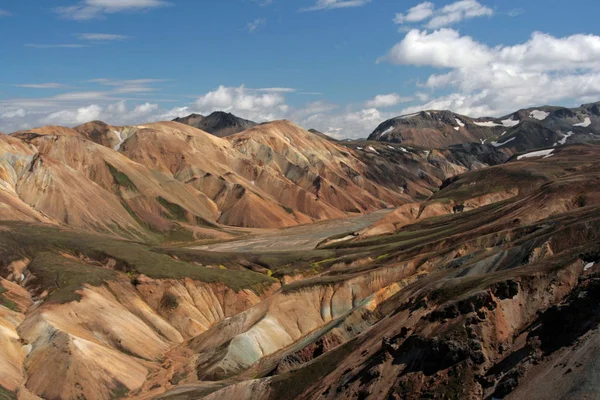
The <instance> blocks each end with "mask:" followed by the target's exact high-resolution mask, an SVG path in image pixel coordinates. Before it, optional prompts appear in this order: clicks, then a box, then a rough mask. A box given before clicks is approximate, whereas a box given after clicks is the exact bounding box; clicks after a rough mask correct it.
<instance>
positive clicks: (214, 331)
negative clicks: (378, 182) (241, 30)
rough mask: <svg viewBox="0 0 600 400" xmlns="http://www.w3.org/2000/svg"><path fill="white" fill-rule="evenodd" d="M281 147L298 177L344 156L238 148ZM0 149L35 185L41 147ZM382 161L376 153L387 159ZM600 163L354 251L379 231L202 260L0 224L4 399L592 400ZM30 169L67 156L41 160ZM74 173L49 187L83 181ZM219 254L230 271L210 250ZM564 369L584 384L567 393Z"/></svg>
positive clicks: (565, 149)
mask: <svg viewBox="0 0 600 400" xmlns="http://www.w3.org/2000/svg"><path fill="white" fill-rule="evenodd" d="M179 125H180V124H176V123H173V122H169V123H160V124H158V125H154V124H149V125H147V126H146V128H144V129H141V131H140V132H137V133H136V134H135V135H134V136H132V137H131V138H130V139H128V140H127V141H126V142H125V143H124V146H123V150H125V151H127V148H128V147H129V146H133V145H134V144H135V141H136V140H138V136H140V137H141V136H144V133H148V134H150V133H151V132H144V130H145V129H147V130H151V131H152V132H153V134H158V133H160V132H162V133H163V134H165V135H166V134H167V133H168V132H170V131H171V130H178V129H179V128H178V126H179ZM259 128H260V127H257V128H255V129H259ZM263 128H264V126H263ZM189 129H194V128H189ZM187 132H188V134H189V135H192V132H193V131H187ZM259 133H260V134H259ZM205 135H206V137H208V138H211V142H209V143H213V144H214V145H217V146H218V145H221V146H226V145H225V144H224V142H223V141H222V139H218V138H215V137H212V136H210V135H208V134H205ZM186 136H187V134H186ZM200 136H202V135H200ZM256 136H258V137H259V139H258V140H257V141H254V140H253V139H252V138H253V137H256ZM202 137H204V136H202ZM286 137H287V138H289V139H290V142H292V143H295V146H294V151H292V149H287V150H288V152H287V156H288V157H290V158H291V159H295V158H296V157H300V155H301V154H306V157H307V158H308V157H310V154H309V149H310V148H311V146H324V147H325V148H326V149H328V151H330V152H331V154H330V155H329V157H332V158H336V157H343V155H340V154H337V153H336V148H335V147H330V146H334V144H332V143H330V142H327V144H324V143H320V142H317V143H316V144H315V143H311V140H316V139H315V135H312V134H311V136H305V135H303V131H301V130H300V131H297V129H296V128H295V127H294V126H292V125H290V124H289V123H286V122H285V121H281V122H277V123H274V124H271V125H267V130H266V132H252V131H248V132H245V133H244V134H242V135H240V136H239V137H237V138H236V139H234V140H232V144H231V146H232V147H233V146H240V148H242V149H244V151H246V152H247V153H248V154H256V156H257V157H259V158H260V160H262V161H263V163H265V164H270V165H271V166H272V168H281V167H282V166H284V165H286V163H287V162H289V160H288V161H286V159H285V158H283V157H281V156H279V157H275V156H274V154H275V153H273V154H272V155H273V157H270V156H269V153H268V151H267V149H266V148H265V147H264V146H265V143H271V146H272V147H269V148H272V149H278V148H279V149H280V150H279V152H280V153H282V154H283V153H285V150H284V148H285V143H288V141H287V140H286V139H285V138H286ZM311 137H312V139H309V138H311ZM150 138H156V136H152V135H150ZM36 140H42V141H52V140H58V141H63V140H65V141H66V143H70V142H69V140H75V141H76V142H75V143H79V142H84V143H91V144H87V146H88V148H87V149H88V150H89V149H95V151H96V154H95V157H93V158H94V159H96V158H100V157H101V154H102V152H104V151H106V152H110V153H111V154H112V153H114V155H113V158H111V161H114V162H116V160H117V159H119V158H120V157H123V158H125V157H124V156H123V155H121V154H120V153H117V152H115V151H114V150H113V149H111V148H109V147H106V146H101V145H98V144H96V143H93V142H90V141H89V140H87V139H83V138H79V137H74V138H73V137H70V136H53V137H52V136H50V137H48V138H46V137H39V138H37V139H36ZM194 140H199V139H194V137H193V136H192V138H191V139H189V141H190V142H193V141H194ZM319 140H321V139H320V138H319ZM155 141H156V140H155ZM296 142H297V143H296ZM3 143H5V144H3V149H5V151H10V152H12V153H13V154H19V156H18V157H13V158H12V159H13V160H14V161H13V162H12V163H11V164H10V165H11V166H12V168H13V169H14V171H15V172H16V173H17V175H19V174H20V173H22V172H23V166H26V168H25V170H28V168H30V167H29V164H28V162H29V161H28V157H31V156H33V157H36V155H35V149H36V148H37V146H40V148H44V147H45V146H49V144H48V143H45V142H44V143H31V144H28V143H25V142H23V141H20V140H19V139H16V138H12V137H5V138H4V139H3ZM159 143H160V142H159ZM227 143H229V142H227ZM204 144H205V145H207V144H208V143H207V142H205V143H204ZM288 144H289V143H288ZM72 146H73V145H72V144H70V145H69V146H66V148H73V147H72ZM280 146H281V148H280ZM387 146H388V144H382V145H379V146H378V147H377V148H376V147H373V148H374V149H375V151H377V152H381V153H382V152H383V148H384V147H387ZM389 146H392V147H394V146H393V145H389ZM396 146H398V145H396ZM491 147H492V148H493V146H491ZM227 148H230V147H227ZM396 148H397V149H400V146H398V147H396ZM402 148H405V149H406V150H407V151H408V152H409V153H405V152H404V151H402V150H395V151H396V152H398V153H403V154H410V152H417V151H420V152H422V150H415V149H412V148H410V147H408V146H407V147H404V146H402ZM483 148H484V149H487V147H486V146H484V147H483ZM59 149H60V147H59ZM478 149H479V150H478V151H483V150H481V148H478ZM389 150H390V151H392V150H391V149H389ZM475 150H476V149H475V148H471V147H470V146H466V147H461V148H458V149H457V148H454V149H452V150H440V151H439V155H436V158H438V159H439V160H441V156H444V158H445V159H447V160H449V159H454V160H457V159H462V160H463V162H466V160H468V158H469V157H468V156H467V154H471V152H476V151H475ZM211 151H212V150H211ZM321 151H323V149H321ZM349 151H354V150H351V149H349ZM495 151H497V150H495V149H494V150H490V152H491V153H489V154H487V156H488V157H491V156H495V155H498V154H499V153H494V152H495ZM152 154H154V155H156V154H158V153H156V152H154V153H152ZM65 156H66V155H65ZM367 156H368V157H373V158H374V157H383V156H382V155H378V154H376V153H375V152H373V151H368V153H366V155H365V157H367ZM430 156H431V154H430ZM599 156H600V146H596V145H567V146H561V147H557V148H556V149H548V150H545V151H542V152H540V151H536V152H528V153H523V154H516V155H514V156H512V157H511V158H510V159H509V160H508V161H507V162H505V163H502V164H499V165H497V166H493V167H488V168H482V169H479V170H475V171H467V172H465V173H463V174H459V175H456V176H454V177H452V178H448V179H447V180H445V182H444V183H443V184H442V187H441V189H440V190H439V191H438V192H437V193H436V194H435V195H434V196H431V197H430V198H428V199H425V200H424V201H421V202H419V206H418V207H417V215H418V214H419V213H420V214H421V216H419V217H415V218H414V219H413V220H412V221H408V223H404V225H402V224H398V225H397V227H398V228H397V229H394V230H391V231H387V232H384V233H380V234H375V235H364V234H363V232H364V229H367V230H371V229H372V227H375V226H380V223H379V222H376V223H375V224H374V225H372V227H371V228H368V227H366V226H367V225H369V222H368V221H371V222H372V221H373V218H372V216H370V217H369V219H365V220H364V222H360V220H356V219H354V220H352V221H350V220H348V219H342V220H331V221H327V222H321V223H318V224H312V225H307V226H298V227H292V228H287V229H284V230H277V231H272V232H270V233H263V234H262V235H263V236H260V235H250V236H247V237H245V238H238V239H237V240H236V241H235V242H225V243H216V244H214V243H212V244H211V242H209V243H208V244H207V245H206V246H203V248H204V249H202V250H200V249H196V248H182V247H180V246H177V247H167V246H157V245H152V244H149V243H147V242H144V243H140V242H139V241H130V240H123V239H119V238H118V237H115V236H114V235H112V236H108V235H105V234H97V233H91V232H89V231H86V230H81V229H73V228H70V227H69V226H66V225H59V224H51V223H42V221H37V222H36V221H35V220H27V221H0V259H1V260H2V262H1V264H0V288H1V290H0V325H1V326H2V327H3V332H4V336H3V338H2V340H0V354H1V355H2V356H1V357H0V366H1V367H2V371H3V374H1V375H0V386H2V387H3V388H4V389H2V390H3V392H2V393H7V395H10V396H13V397H14V396H17V394H16V393H18V396H19V397H23V396H29V397H30V398H33V396H37V397H41V398H61V399H77V398H84V397H85V398H99V399H110V398H122V397H132V398H161V399H172V398H188V399H192V398H194V399H195V398H203V399H221V398H242V399H252V398H267V399H280V398H290V399H300V398H302V399H304V398H329V399H338V398H357V397H361V398H374V399H375V398H381V394H382V393H385V394H389V396H387V397H391V398H406V399H420V398H436V397H442V396H450V397H454V398H474V399H484V398H492V397H494V398H506V397H508V398H531V397H532V396H533V397H536V396H539V398H563V397H575V398H579V397H584V396H585V394H586V393H597V391H598V389H599V388H598V386H597V381H596V380H595V379H594V377H595V370H594V368H593V366H594V365H596V363H597V360H598V354H599V353H598V351H597V343H598V340H599V337H598V335H599V333H598V332H599V331H598V329H597V327H598V326H600V318H599V317H598V315H599V314H598V302H599V301H600V289H599V288H600V279H599V278H598V271H599V270H598V268H599V266H600V255H599V254H600V242H599V240H600V238H599V236H598V232H599V231H600V191H599V189H598V188H599V187H600V186H599V185H598V182H599V181H600V176H599V174H600V164H599V163H600V157H599ZM38 157H42V158H43V157H46V158H47V159H48V160H52V162H54V163H58V161H56V160H54V159H53V158H52V157H57V158H58V159H60V158H61V157H58V155H56V154H53V153H52V152H49V151H43V155H41V156H38ZM149 157H150V156H149ZM313 157H315V156H313ZM414 157H417V155H415V156H414ZM74 158H76V157H74ZM5 159H6V160H8V159H10V157H5ZM408 160H409V159H406V161H407V163H410V162H408ZM42 162H43V163H46V161H45V160H43V161H42ZM70 162H71V163H73V162H74V160H72V161H70ZM129 162H133V161H129ZM163 162H164V161H163ZM317 162H319V161H317ZM35 163H37V161H36V162H34V164H35ZM125 163H126V161H122V164H123V165H120V168H124V164H125ZM3 165H4V166H5V170H7V165H8V164H6V163H5V164H3ZM72 165H74V164H72ZM83 165H84V164H82V165H81V166H79V167H77V169H75V168H71V167H69V168H65V169H64V170H63V169H59V170H57V172H54V171H52V174H53V175H54V174H55V175H60V174H62V173H66V172H65V171H69V169H71V170H73V171H77V170H81V171H82V172H84V171H85V170H86V168H85V167H84V166H83ZM137 165H140V164H137ZM158 165H163V164H162V162H161V163H159V164H158ZM36 168H39V167H35V166H34V170H35V169H36ZM48 168H49V169H52V168H54V167H52V168H50V167H48ZM131 168H133V167H131ZM137 168H140V167H137ZM335 172H336V171H334V170H332V171H331V172H330V173H329V174H330V175H329V176H335V175H334V174H335ZM71 173H73V172H71ZM338 173H339V172H338ZM9 174H12V173H9ZM92 175H95V174H93V173H90V176H92ZM77 179H80V180H77V181H75V184H77V185H79V184H81V183H82V182H83V181H82V180H81V177H78V178H77ZM330 179H332V181H333V180H334V178H330ZM99 182H101V180H99ZM51 187H52V185H50V186H48V187H47V188H51ZM61 189H62V190H64V191H67V190H68V189H69V188H68V187H64V186H61ZM87 190H88V188H85V190H82V191H77V192H76V193H77V194H78V195H84V194H85V193H86V192H87ZM495 194H497V195H498V196H497V197H494V195H495ZM83 200H84V201H89V200H88V199H83ZM94 201H96V199H94ZM107 201H109V200H107ZM89 204H90V206H91V205H93V203H89ZM448 205H451V206H452V207H454V206H458V205H462V206H464V208H463V209H462V212H461V211H459V210H449V209H448V208H447V206H448ZM401 207H404V206H401ZM428 209H429V211H428ZM92 211H93V210H92V207H90V212H92ZM384 214H385V212H380V213H378V214H377V215H381V217H383V220H382V221H386V220H388V217H389V216H391V215H393V216H394V222H393V223H397V222H398V221H399V220H398V216H399V215H398V214H395V213H394V214H388V215H387V216H386V215H384ZM425 214H426V215H425ZM358 218H361V219H362V218H365V217H364V216H363V217H358ZM405 222H406V221H405ZM393 223H392V225H393ZM332 234H334V236H333V237H331V235H332ZM269 235H270V236H269ZM323 236H324V237H325V239H326V240H324V241H323V242H322V245H321V246H320V248H319V249H312V248H311V247H310V246H309V247H307V246H305V242H306V241H307V238H310V241H311V242H312V240H314V239H315V238H318V237H323ZM328 237H329V238H328ZM327 238H328V239H327ZM264 241H267V242H268V244H270V247H267V250H264V247H261V245H260V243H261V242H264ZM213 242H214V241H213ZM227 244H229V245H230V247H229V250H228V251H227V252H226V253H223V252H222V250H220V251H219V250H215V251H213V250H211V247H213V248H215V249H219V248H223V246H227ZM236 249H250V250H249V251H248V250H241V251H240V250H236ZM96 311H98V312H96ZM100 311H101V312H100ZM574 371H577V374H578V375H577V379H571V378H570V377H569V378H568V379H566V378H565V376H569V375H570V374H571V373H573V372H574Z"/></svg>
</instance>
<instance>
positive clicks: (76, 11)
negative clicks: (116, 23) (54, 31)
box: [56, 0, 170, 20]
mask: <svg viewBox="0 0 600 400" xmlns="http://www.w3.org/2000/svg"><path fill="white" fill-rule="evenodd" d="M169 5H170V3H168V2H166V1H163V0H83V1H80V2H79V3H78V4H76V5H74V6H66V7H58V8H57V9H56V12H57V13H58V14H60V15H61V16H63V17H65V18H69V19H74V20H90V19H95V18H102V17H104V16H105V15H106V14H114V13H119V12H135V11H146V10H150V9H153V8H158V7H165V6H169Z"/></svg>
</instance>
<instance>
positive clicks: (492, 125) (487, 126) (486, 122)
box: [473, 121, 504, 128]
mask: <svg viewBox="0 0 600 400" xmlns="http://www.w3.org/2000/svg"><path fill="white" fill-rule="evenodd" d="M473 123H474V124H475V125H477V126H485V127H486V128H493V127H496V126H504V125H501V124H497V123H495V122H494V121H484V122H477V121H473Z"/></svg>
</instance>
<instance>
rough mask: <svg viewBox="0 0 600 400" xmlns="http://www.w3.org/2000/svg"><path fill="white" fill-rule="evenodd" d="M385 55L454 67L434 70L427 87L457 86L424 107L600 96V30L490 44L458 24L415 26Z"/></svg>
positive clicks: (476, 111) (483, 107)
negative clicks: (462, 30)
mask: <svg viewBox="0 0 600 400" xmlns="http://www.w3.org/2000/svg"><path fill="white" fill-rule="evenodd" d="M384 60H386V61H389V62H391V63H393V64H398V65H418V66H431V67H436V68H442V69H449V70H450V71H448V72H445V73H441V74H432V75H430V76H429V77H428V79H427V81H426V82H424V83H423V84H422V86H423V87H426V88H429V89H431V90H432V91H436V90H440V91H441V90H443V91H446V92H447V91H448V89H454V90H455V91H456V92H455V93H451V94H446V95H444V96H441V97H438V98H435V99H433V100H431V101H429V102H428V103H426V104H422V105H419V106H416V107H410V108H407V109H405V110H404V112H412V111H416V110H419V109H439V108H441V109H452V110H454V111H457V112H461V113H465V114H471V115H500V114H502V113H507V112H509V111H513V110H514V109H516V108H519V107H526V106H531V105H534V104H539V103H552V102H557V101H563V100H572V101H575V100H579V99H584V98H586V99H589V98H591V97H593V96H600V83H598V82H599V81H598V77H599V74H600V36H596V35H582V34H577V35H572V36H567V37H562V38H557V37H554V36H552V35H549V34H545V33H540V32H535V33H533V34H532V35H531V37H530V38H529V40H527V41H526V42H524V43H520V44H516V45H513V46H502V45H501V46H496V47H490V46H487V45H485V44H483V43H480V42H478V41H476V40H475V39H473V38H471V37H469V36H463V35H461V34H460V33H459V32H458V31H456V30H453V29H448V28H444V29H439V30H436V31H433V32H428V31H420V30H416V29H415V30H411V31H410V32H408V33H407V34H406V36H405V37H404V39H403V40H402V41H401V42H399V43H398V44H396V45H395V46H394V47H393V48H392V49H391V50H390V51H389V52H388V54H387V55H386V56H385V57H384Z"/></svg>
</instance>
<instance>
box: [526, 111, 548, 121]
mask: <svg viewBox="0 0 600 400" xmlns="http://www.w3.org/2000/svg"><path fill="white" fill-rule="evenodd" d="M548 115H550V113H549V112H546V111H540V110H533V111H532V112H530V113H529V116H530V117H531V118H535V119H537V120H539V121H543V120H545V119H546V118H548Z"/></svg>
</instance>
